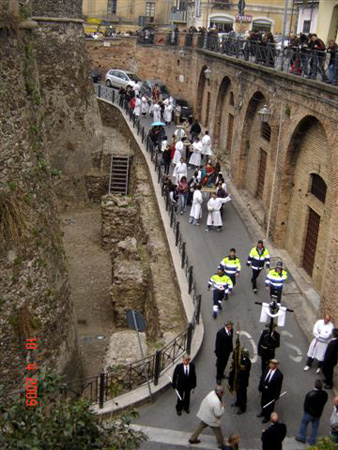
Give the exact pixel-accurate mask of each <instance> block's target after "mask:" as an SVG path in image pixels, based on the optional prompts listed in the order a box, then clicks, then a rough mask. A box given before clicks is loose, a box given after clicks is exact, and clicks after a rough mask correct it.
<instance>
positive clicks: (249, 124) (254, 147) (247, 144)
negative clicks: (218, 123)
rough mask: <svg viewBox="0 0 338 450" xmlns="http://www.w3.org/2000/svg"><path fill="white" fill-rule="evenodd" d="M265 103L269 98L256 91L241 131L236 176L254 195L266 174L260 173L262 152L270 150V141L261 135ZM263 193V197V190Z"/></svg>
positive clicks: (267, 152)
mask: <svg viewBox="0 0 338 450" xmlns="http://www.w3.org/2000/svg"><path fill="white" fill-rule="evenodd" d="M265 103H267V99H266V97H265V96H264V94H263V93H262V92H260V91H256V92H255V93H254V94H253V95H252V97H251V99H250V101H249V103H248V106H247V109H246V112H245V117H244V122H243V129H242V133H241V134H242V139H241V144H240V151H239V155H238V156H239V158H238V163H237V164H236V166H237V171H236V172H237V173H236V174H235V177H236V179H237V180H238V185H239V187H241V188H245V189H247V190H248V192H249V193H250V194H251V196H252V197H256V196H257V189H258V183H259V179H258V177H259V176H260V177H262V176H263V175H265V173H264V174H263V175H262V173H260V174H259V170H260V169H259V164H260V161H261V159H262V154H261V152H262V151H264V152H266V154H267V155H268V154H269V150H270V145H269V143H267V142H266V141H264V139H263V138H261V136H260V127H261V122H260V120H259V116H258V111H259V110H260V108H262V107H263V106H264V104H265ZM236 166H235V167H236ZM248 168H249V169H248ZM263 184H264V183H263ZM261 194H262V195H261V197H262V196H263V192H261Z"/></svg>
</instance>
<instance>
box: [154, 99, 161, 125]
mask: <svg viewBox="0 0 338 450" xmlns="http://www.w3.org/2000/svg"><path fill="white" fill-rule="evenodd" d="M153 114H154V116H153V119H154V122H161V107H160V105H159V104H158V103H157V102H156V103H154V107H153Z"/></svg>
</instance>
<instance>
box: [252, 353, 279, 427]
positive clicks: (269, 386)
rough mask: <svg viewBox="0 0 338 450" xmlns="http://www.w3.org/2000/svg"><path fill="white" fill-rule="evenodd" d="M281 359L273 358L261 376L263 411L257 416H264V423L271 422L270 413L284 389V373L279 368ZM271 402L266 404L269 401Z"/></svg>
mask: <svg viewBox="0 0 338 450" xmlns="http://www.w3.org/2000/svg"><path fill="white" fill-rule="evenodd" d="M278 365H279V361H277V359H272V360H271V361H270V364H269V367H268V368H267V369H266V370H265V371H264V373H263V374H262V376H261V379H260V382H259V386H258V390H259V392H261V394H262V397H261V408H262V409H261V412H260V414H258V416H257V417H263V420H262V423H266V422H269V418H270V414H271V413H272V411H273V410H274V407H275V401H276V400H278V397H279V396H280V393H281V390H282V384H283V374H282V372H281V371H280V370H279V369H278ZM270 402H271V404H270V405H269V406H266V407H265V408H264V406H265V405H267V404H268V403H270Z"/></svg>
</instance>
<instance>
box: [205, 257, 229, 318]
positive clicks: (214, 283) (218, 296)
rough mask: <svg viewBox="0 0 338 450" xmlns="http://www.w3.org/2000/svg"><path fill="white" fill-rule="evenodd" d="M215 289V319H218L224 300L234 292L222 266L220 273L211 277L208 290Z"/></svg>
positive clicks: (219, 268)
mask: <svg viewBox="0 0 338 450" xmlns="http://www.w3.org/2000/svg"><path fill="white" fill-rule="evenodd" d="M211 287H212V289H213V296H212V298H213V308H212V310H213V317H214V319H216V317H217V314H218V311H219V310H221V309H222V300H223V298H225V299H226V300H227V299H228V297H229V292H230V291H231V290H232V281H231V279H230V278H229V277H228V276H227V275H225V273H224V269H223V267H222V266H219V267H218V272H217V273H216V274H215V275H212V277H210V280H209V283H208V290H209V289H210V288H211Z"/></svg>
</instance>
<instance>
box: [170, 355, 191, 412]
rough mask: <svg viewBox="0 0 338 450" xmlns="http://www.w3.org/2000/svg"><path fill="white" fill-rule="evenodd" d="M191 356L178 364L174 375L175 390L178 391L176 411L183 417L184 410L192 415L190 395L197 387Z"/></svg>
mask: <svg viewBox="0 0 338 450" xmlns="http://www.w3.org/2000/svg"><path fill="white" fill-rule="evenodd" d="M190 359H191V358H190V355H188V354H185V355H184V356H183V362H182V363H181V364H177V366H176V367H175V370H174V375H173V388H174V389H176V390H177V394H178V395H177V403H176V411H177V414H178V415H179V416H181V415H182V409H184V411H185V412H186V413H187V414H189V413H190V393H191V391H192V390H193V389H195V387H196V371H195V366H194V364H193V363H191V362H190Z"/></svg>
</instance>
